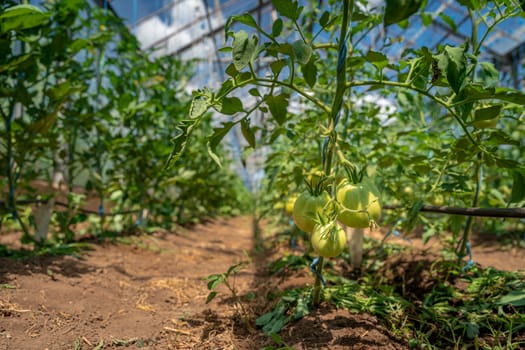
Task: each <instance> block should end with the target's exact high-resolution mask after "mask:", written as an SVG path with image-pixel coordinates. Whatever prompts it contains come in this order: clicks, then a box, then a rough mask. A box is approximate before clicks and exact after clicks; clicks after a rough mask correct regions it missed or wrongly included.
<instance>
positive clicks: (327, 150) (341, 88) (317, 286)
mask: <svg viewBox="0 0 525 350" xmlns="http://www.w3.org/2000/svg"><path fill="white" fill-rule="evenodd" d="M353 7H354V0H344V1H343V20H342V23H341V31H340V33H339V47H338V55H337V73H336V81H337V82H336V90H335V96H334V100H333V103H332V108H331V110H330V119H329V121H328V130H329V135H328V137H327V139H326V141H325V146H324V148H323V170H324V175H325V176H330V174H331V172H332V158H333V154H334V150H335V144H336V140H337V132H336V131H335V127H336V125H337V122H338V120H339V115H340V112H341V108H342V106H343V96H344V93H345V91H346V89H347V86H346V57H347V53H348V47H347V41H348V40H347V39H348V38H347V32H348V25H349V23H350V17H351V12H352V10H353ZM323 266H324V259H323V257H320V258H319V263H318V264H317V266H316V277H315V283H314V289H313V293H312V304H313V305H314V306H317V305H319V302H320V296H321V279H320V276H322V272H323Z"/></svg>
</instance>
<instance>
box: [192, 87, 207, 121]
mask: <svg viewBox="0 0 525 350" xmlns="http://www.w3.org/2000/svg"><path fill="white" fill-rule="evenodd" d="M210 101H211V98H210V96H209V95H208V94H206V92H204V93H195V94H194V96H193V99H192V100H191V104H190V115H189V117H190V118H191V119H197V118H199V117H201V116H202V115H204V113H206V112H207V111H208V109H209V108H210V107H211V103H210Z"/></svg>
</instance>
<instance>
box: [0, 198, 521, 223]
mask: <svg viewBox="0 0 525 350" xmlns="http://www.w3.org/2000/svg"><path fill="white" fill-rule="evenodd" d="M47 202H48V200H45V199H22V200H17V201H16V204H46V203H47ZM0 205H1V206H5V201H1V200H0ZM55 205H58V206H61V207H66V208H67V207H68V204H67V203H64V202H55ZM382 208H383V209H387V210H388V209H401V208H404V207H403V206H401V205H383V206H382ZM78 210H79V211H80V212H82V213H84V214H96V215H100V213H99V212H98V211H97V210H90V209H84V208H79V209H78ZM420 211H423V212H429V213H441V214H450V215H463V216H480V217H493V218H517V219H525V208H457V207H447V206H434V205H424V206H423V207H421V210H420ZM139 212H140V209H137V210H123V211H118V212H114V213H113V212H111V213H104V216H116V215H126V214H134V213H139Z"/></svg>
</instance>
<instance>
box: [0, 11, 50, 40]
mask: <svg viewBox="0 0 525 350" xmlns="http://www.w3.org/2000/svg"><path fill="white" fill-rule="evenodd" d="M48 19H49V14H48V13H45V12H42V11H41V10H40V9H39V8H38V7H36V6H33V5H28V4H23V5H16V6H12V7H9V8H7V9H5V10H3V12H2V13H1V14H0V34H3V33H6V32H8V31H9V30H24V29H29V28H34V27H38V26H39V25H42V24H44V23H46V22H47V21H48Z"/></svg>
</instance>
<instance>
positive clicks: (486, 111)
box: [474, 105, 501, 121]
mask: <svg viewBox="0 0 525 350" xmlns="http://www.w3.org/2000/svg"><path fill="white" fill-rule="evenodd" d="M500 112H501V105H494V106H489V107H483V108H478V109H476V110H475V111H474V121H482V120H490V119H494V118H496V117H497V116H498V115H499V114H500Z"/></svg>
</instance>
